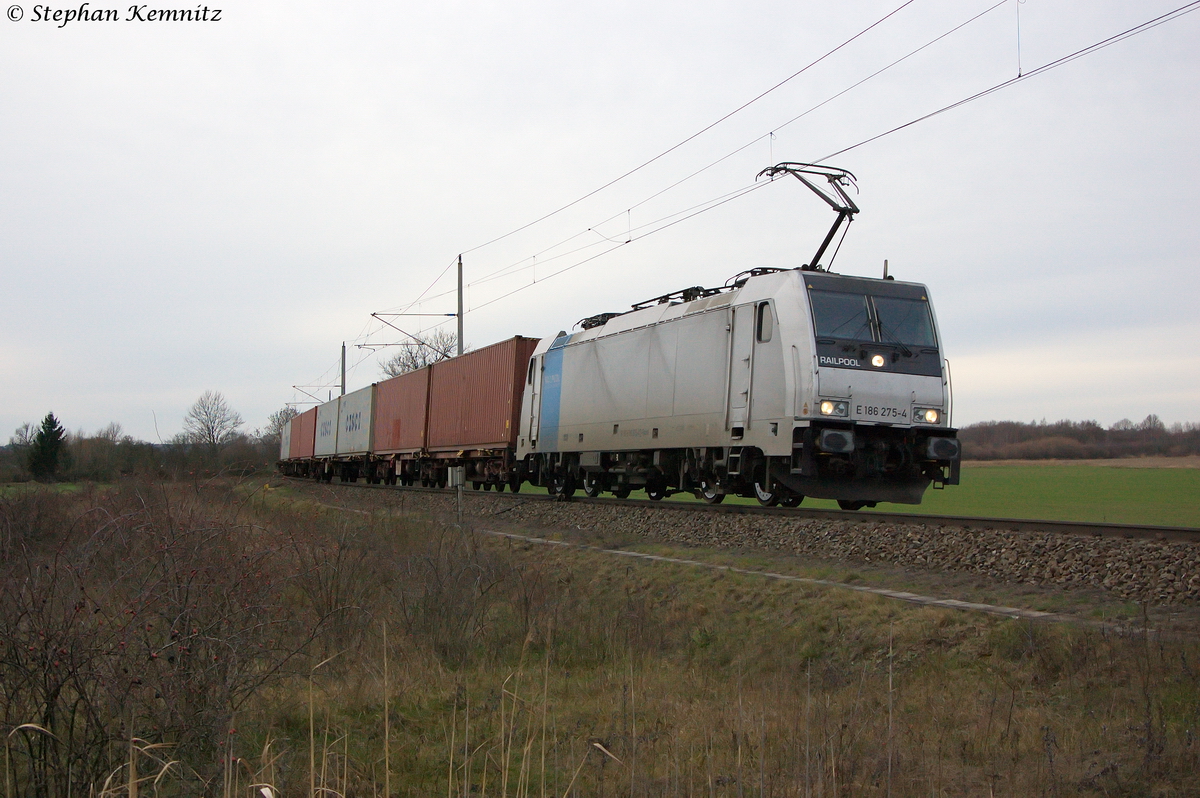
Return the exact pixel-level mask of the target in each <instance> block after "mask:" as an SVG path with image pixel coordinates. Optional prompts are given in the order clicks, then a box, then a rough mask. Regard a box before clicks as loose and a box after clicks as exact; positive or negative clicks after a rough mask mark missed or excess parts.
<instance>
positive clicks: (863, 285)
mask: <svg viewBox="0 0 1200 798" xmlns="http://www.w3.org/2000/svg"><path fill="white" fill-rule="evenodd" d="M801 280H802V281H803V284H804V291H805V295H806V299H807V302H805V303H804V304H805V307H806V309H807V310H808V315H809V321H810V323H811V331H812V349H811V352H812V357H813V381H812V385H811V392H810V394H809V395H808V396H805V397H804V404H803V405H802V407H801V413H800V414H799V415H798V417H797V418H796V422H797V424H796V426H795V427H794V429H793V446H794V454H793V461H792V463H791V467H790V468H789V469H788V474H787V477H786V478H784V482H785V483H790V485H791V486H792V487H793V488H794V489H798V490H803V491H804V492H805V493H806V494H807V495H810V496H820V497H827V498H836V499H839V500H841V501H843V502H844V503H845V504H848V505H855V504H859V503H871V502H875V501H893V502H902V503H912V504H915V503H919V502H920V500H921V496H922V494H923V493H924V490H925V488H926V487H927V486H928V485H929V484H930V483H933V484H935V485H936V486H938V487H940V486H942V485H947V484H951V485H953V484H957V483H958V473H959V455H960V450H959V444H958V440H957V438H956V431H955V430H954V429H952V428H950V426H949V410H950V389H949V382H948V379H947V378H946V376H945V375H946V372H945V363H944V358H943V355H942V351H941V347H940V344H939V336H938V330H937V323H936V320H935V317H934V314H933V310H932V307H931V304H930V301H929V291H928V289H927V288H926V287H925V286H923V285H919V284H916V283H904V282H897V281H894V280H886V279H885V280H876V279H867V278H858V277H848V276H843V275H835V274H829V273H824V272H807V273H803V274H802V275H801Z"/></svg>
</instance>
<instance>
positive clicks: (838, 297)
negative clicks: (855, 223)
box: [517, 269, 959, 508]
mask: <svg viewBox="0 0 1200 798" xmlns="http://www.w3.org/2000/svg"><path fill="white" fill-rule="evenodd" d="M748 274H749V276H748V277H745V278H744V279H740V280H737V281H735V282H734V283H733V285H732V286H731V287H730V288H729V289H700V288H696V289H687V290H685V291H682V292H678V293H676V294H672V295H668V296H666V297H661V298H659V299H658V300H653V301H652V302H655V304H649V306H635V309H634V310H633V311H631V312H629V313H625V314H621V315H615V316H614V315H612V314H605V315H604V316H601V317H596V318H594V319H590V320H586V322H585V324H584V326H585V329H584V330H583V331H581V332H578V333H576V334H574V335H566V334H565V333H563V334H560V335H559V336H557V337H555V338H553V339H549V338H547V339H543V340H542V342H541V343H540V344H539V346H538V347H537V349H536V350H535V351H534V354H533V357H532V359H531V361H530V365H529V369H528V372H527V374H526V385H525V391H524V400H523V407H522V413H521V422H520V428H519V431H518V441H517V458H518V460H523V461H524V463H525V470H526V476H527V478H529V479H531V480H532V481H534V482H537V483H539V484H545V485H548V486H549V487H551V488H552V489H555V490H558V491H561V492H564V493H570V492H571V491H572V490H573V489H574V487H575V486H576V485H579V486H581V487H583V489H584V490H585V492H587V493H588V494H589V495H595V494H597V493H599V492H600V491H605V490H607V491H611V492H613V493H614V494H616V495H618V496H622V495H627V494H628V493H629V491H630V490H632V489H634V488H639V487H644V488H645V489H646V491H647V493H648V494H649V495H650V497H651V498H656V499H657V498H662V497H663V496H665V495H667V494H669V493H672V492H676V491H694V492H696V493H698V494H699V495H702V496H703V497H704V498H705V499H707V500H708V501H711V502H717V501H720V500H721V499H722V498H723V497H724V496H725V495H726V494H728V493H736V494H739V495H744V496H757V497H758V499H759V500H760V501H761V502H763V503H764V504H775V503H777V502H782V503H783V504H785V505H794V504H797V503H799V501H800V500H802V499H803V497H804V496H812V497H815V498H831V499H838V500H839V501H841V503H842V504H843V506H846V507H852V508H857V507H861V506H870V505H872V504H874V503H875V502H878V501H890V502H902V503H910V504H916V503H919V502H920V501H921V496H922V495H923V493H924V491H925V489H926V487H927V486H928V485H929V484H930V483H931V482H933V483H938V484H939V485H940V484H957V482H958V463H959V447H958V441H957V440H956V438H955V430H953V429H951V428H949V426H948V410H949V405H950V392H949V385H948V382H947V379H946V377H945V368H944V362H943V356H942V352H941V348H940V346H939V338H938V333H937V326H936V321H935V319H934V315H933V312H932V308H931V304H930V302H929V294H928V291H927V289H926V288H925V287H924V286H922V285H918V284H915V283H904V282H898V281H894V280H886V279H885V280H876V279H866V278H858V277H847V276H842V275H836V274H830V273H827V272H820V271H806V270H800V269H795V270H787V271H783V270H755V271H753V272H750V273H748ZM645 304H646V303H643V305H645ZM589 322H590V323H589Z"/></svg>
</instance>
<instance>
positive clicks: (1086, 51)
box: [472, 0, 1200, 310]
mask: <svg viewBox="0 0 1200 798" xmlns="http://www.w3.org/2000/svg"><path fill="white" fill-rule="evenodd" d="M998 5H1002V4H997V5H994V6H991V7H990V8H988V10H985V11H984V12H982V13H980V14H977V16H976V17H973V18H972V19H968V20H967V22H966V23H962V25H966V24H968V23H971V22H973V20H974V19H977V18H978V17H979V16H983V14H984V13H988V12H989V11H992V10H994V8H996V7H998ZM1196 8H1200V0H1193V2H1188V4H1186V5H1183V6H1180V7H1177V8H1175V10H1174V11H1170V12H1168V13H1165V14H1162V16H1159V17H1154V18H1153V19H1148V20H1146V22H1144V23H1141V24H1139V25H1134V26H1133V28H1129V29H1127V30H1124V31H1122V32H1120V34H1115V35H1112V36H1109V37H1108V38H1104V40H1100V41H1098V42H1096V43H1093V44H1090V46H1087V47H1084V48H1081V49H1079V50H1075V52H1074V53H1070V54H1068V55H1063V56H1062V58H1058V59H1055V60H1054V61H1050V62H1048V64H1044V65H1042V66H1039V67H1037V68H1034V70H1031V71H1028V72H1025V73H1022V74H1019V76H1018V77H1015V78H1010V79H1008V80H1002V82H1001V83H998V84H996V85H994V86H990V88H988V89H984V90H983V91H978V92H976V94H973V95H971V96H968V97H965V98H962V100H959V101H956V102H954V103H950V104H948V106H944V107H942V108H940V109H937V110H935V112H931V113H929V114H925V115H923V116H919V118H917V119H913V120H911V121H908V122H905V124H904V125H898V126H896V127H893V128H890V130H888V131H884V132H883V133H880V134H877V136H872V137H870V138H868V139H864V140H862V142H859V143H857V144H852V145H850V146H846V148H842V149H841V150H838V151H836V152H832V154H829V155H827V156H824V157H822V158H818V160H816V161H814V163H823V162H826V161H828V160H830V158H834V157H838V156H839V155H844V154H846V152H850V151H851V150H854V149H858V148H859V146H863V145H865V144H870V143H871V142H876V140H878V139H881V138H883V137H886V136H890V134H892V133H896V132H899V131H901V130H905V128H907V127H912V126H913V125H917V124H919V122H922V121H925V120H928V119H932V118H934V116H937V115H938V114H943V113H946V112H948V110H953V109H954V108H959V107H961V106H965V104H967V103H970V102H973V101H976V100H980V98H983V97H986V96H988V95H991V94H994V92H996V91H1000V90H1001V89H1006V88H1008V86H1012V85H1015V84H1016V83H1020V82H1022V80H1026V79H1028V78H1033V77H1037V76H1039V74H1044V73H1046V72H1049V71H1051V70H1054V68H1057V67H1060V66H1063V65H1066V64H1069V62H1072V61H1074V60H1076V59H1080V58H1084V56H1086V55H1091V54H1092V53H1096V52H1098V50H1102V49H1104V48H1106V47H1109V46H1111V44H1116V43H1118V42H1121V41H1124V40H1127V38H1130V37H1133V36H1136V35H1139V34H1142V32H1145V31H1147V30H1151V29H1153V28H1157V26H1158V25H1162V24H1165V23H1168V22H1171V20H1174V19H1177V18H1178V17H1182V16H1184V14H1187V13H1190V12H1193V11H1195V10H1196ZM962 25H959V26H958V28H955V29H953V30H950V31H948V32H947V34H943V36H942V37H944V36H947V35H949V34H950V32H954V30H958V29H959V28H962ZM942 37H938V38H942ZM934 41H937V40H934ZM930 43H932V42H930ZM925 47H928V44H926V46H925ZM919 49H923V48H919ZM919 49H918V50H914V53H916V52H919ZM905 58H907V56H905ZM900 60H904V59H900ZM884 68H888V67H884ZM875 74H877V73H875ZM870 77H874V74H872V76H869V77H868V78H864V80H865V79H869V78H870ZM860 83H862V82H859V84H860ZM856 85H858V84H856ZM851 88H853V86H851ZM847 91H848V89H847ZM841 94H845V91H842V92H839V95H835V96H834V97H836V96H840V95H841ZM834 97H830V100H833V98H834ZM826 102H828V101H826ZM822 104H823V103H822ZM805 113H809V112H805ZM803 115H804V114H802V116H803ZM796 119H799V116H797V118H796ZM792 121H794V119H793V120H792ZM776 130H778V128H776ZM762 138H763V137H758V138H757V139H755V142H751V144H754V143H756V142H760V140H762ZM746 146H749V144H748V145H746ZM742 149H745V148H742ZM737 151H740V150H737ZM737 151H734V152H731V154H730V155H734V154H736V152H737ZM725 157H730V156H725ZM721 160H725V158H721ZM718 162H719V161H718ZM706 168H707V167H706ZM697 174H698V173H697ZM685 180H686V178H685ZM762 185H766V184H762ZM664 191H666V190H664ZM660 193H661V192H660ZM743 193H749V192H740V193H739V192H733V196H731V197H730V199H728V200H725V202H730V200H732V199H737V198H739V197H742V196H743ZM722 204H725V203H724V202H721V203H716V204H713V205H710V206H706V208H702V209H701V210H697V211H696V212H695V214H691V215H689V216H685V217H684V218H691V217H692V216H696V215H698V214H703V212H706V211H708V210H712V209H713V208H716V206H719V205H722ZM622 212H624V211H622ZM619 215H620V214H618V215H616V216H619ZM616 216H613V217H612V218H616ZM610 221H611V220H610ZM678 221H684V220H683V218H680V220H678ZM674 223H677V222H672V223H671V224H665V226H662V227H661V228H655V229H652V230H649V232H648V233H646V234H643V235H640V236H635V238H632V239H630V241H625V242H623V244H620V245H617V246H613V247H611V248H608V250H605V251H604V252H601V253H598V254H595V256H592V257H589V258H587V259H584V260H581V262H580V263H577V264H572V265H571V266H568V268H565V269H560V270H558V271H556V272H552V274H550V275H547V276H546V277H544V278H542V280H540V281H538V282H544V281H545V280H550V278H552V277H556V276H558V275H560V274H563V272H565V271H570V270H571V269H574V268H576V266H580V265H583V264H584V263H588V262H590V260H594V259H595V258H598V257H600V256H602V254H607V253H608V252H612V251H613V250H616V248H618V247H619V246H624V244H629V242H632V241H636V240H640V239H643V238H647V236H648V235H653V234H654V233H658V232H659V230H661V229H666V228H667V227H671V226H673V224H674ZM844 235H845V234H844ZM839 248H840V244H839ZM533 284H535V283H528V284H526V286H522V287H520V288H516V289H514V290H511V292H509V293H506V294H503V295H500V296H497V298H494V299H492V300H488V301H487V302H484V304H481V305H478V306H475V307H473V308H472V310H479V308H481V307H485V306H487V305H491V304H493V302H496V301H499V300H502V299H505V298H508V296H511V295H512V294H516V293H518V292H521V290H524V289H526V288H530V287H532V286H533Z"/></svg>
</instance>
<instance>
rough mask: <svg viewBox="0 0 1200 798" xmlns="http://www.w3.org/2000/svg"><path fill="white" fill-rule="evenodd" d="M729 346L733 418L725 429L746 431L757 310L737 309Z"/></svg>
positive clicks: (730, 392)
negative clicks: (737, 428) (740, 428)
mask: <svg viewBox="0 0 1200 798" xmlns="http://www.w3.org/2000/svg"><path fill="white" fill-rule="evenodd" d="M731 317H732V326H733V329H732V330H730V333H729V334H730V336H731V338H730V346H729V405H728V406H729V414H728V417H727V418H726V423H725V428H726V429H733V428H734V427H742V428H745V427H746V422H747V421H748V415H747V410H748V408H749V405H750V384H751V381H752V375H753V373H754V306H753V305H742V306H741V307H737V308H734V309H733V313H732V314H731Z"/></svg>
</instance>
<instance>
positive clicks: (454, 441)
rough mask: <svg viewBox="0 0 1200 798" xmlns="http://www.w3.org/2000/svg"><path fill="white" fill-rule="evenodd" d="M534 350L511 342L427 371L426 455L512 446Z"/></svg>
mask: <svg viewBox="0 0 1200 798" xmlns="http://www.w3.org/2000/svg"><path fill="white" fill-rule="evenodd" d="M537 344H538V339H537V338H525V337H523V336H517V337H516V338H510V339H509V340H507V341H501V342H500V343H498V344H492V345H491V346H485V347H484V348H483V349H476V350H475V351H474V352H467V353H466V354H465V355H462V356H461V357H456V358H451V359H450V360H443V361H442V362H440V363H434V364H433V365H432V366H430V367H429V368H430V371H431V372H432V374H431V375H430V380H429V442H428V444H427V446H428V447H429V449H430V450H433V451H449V450H456V449H499V448H502V447H505V446H513V445H515V444H516V442H517V426H518V424H517V421H518V416H520V414H521V395H522V393H523V391H524V388H525V371H526V369H527V368H528V366H529V358H530V356H531V355H532V354H533V350H534V349H535V348H536V347H537Z"/></svg>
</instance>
